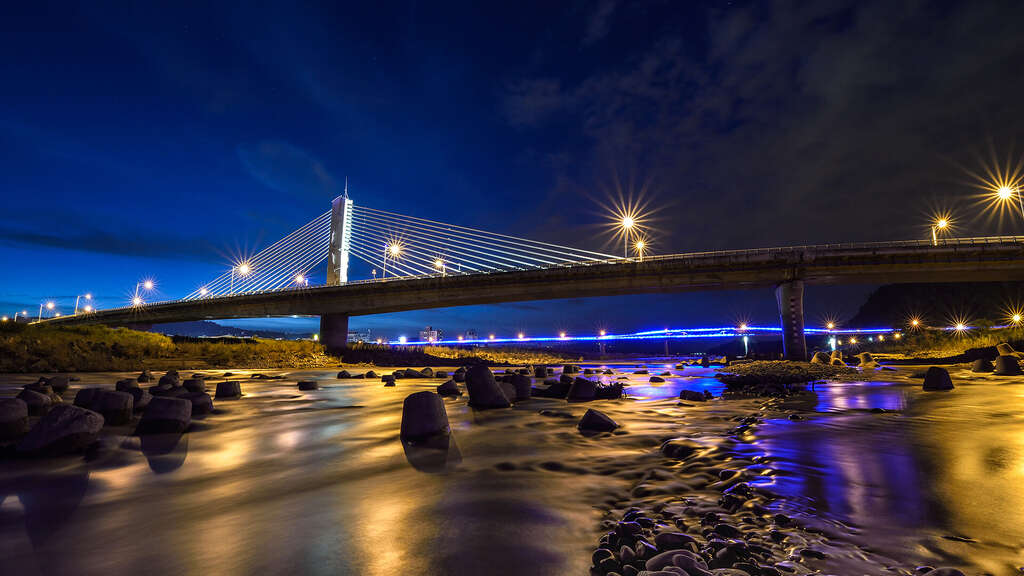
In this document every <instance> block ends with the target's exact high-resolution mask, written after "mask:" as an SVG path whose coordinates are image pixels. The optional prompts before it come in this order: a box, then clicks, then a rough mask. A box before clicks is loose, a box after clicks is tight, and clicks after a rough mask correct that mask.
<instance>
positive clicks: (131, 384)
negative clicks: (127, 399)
mask: <svg viewBox="0 0 1024 576" xmlns="http://www.w3.org/2000/svg"><path fill="white" fill-rule="evenodd" d="M138 387H139V381H138V380H136V379H135V378H125V379H123V380H118V381H117V383H116V384H114V390H117V391H118V392H127V391H129V390H131V389H132V388H138Z"/></svg>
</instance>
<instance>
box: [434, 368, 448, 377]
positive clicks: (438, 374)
mask: <svg viewBox="0 0 1024 576" xmlns="http://www.w3.org/2000/svg"><path fill="white" fill-rule="evenodd" d="M447 377H448V373H447V372H445V371H444V370H438V371H437V372H434V378H447Z"/></svg>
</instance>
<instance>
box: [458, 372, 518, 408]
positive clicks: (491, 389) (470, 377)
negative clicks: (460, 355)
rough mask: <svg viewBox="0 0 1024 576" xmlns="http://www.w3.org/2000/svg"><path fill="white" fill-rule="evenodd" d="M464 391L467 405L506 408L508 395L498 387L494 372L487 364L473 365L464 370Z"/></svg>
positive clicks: (508, 404)
mask: <svg viewBox="0 0 1024 576" xmlns="http://www.w3.org/2000/svg"><path fill="white" fill-rule="evenodd" d="M466 391H467V392H469V405H470V406H472V407H474V408H478V409H488V408H508V407H509V406H511V404H510V403H509V401H508V397H507V396H505V393H504V392H502V390H501V388H499V387H498V383H497V382H496V381H495V380H494V374H492V373H491V370H490V368H488V367H487V366H473V367H472V368H470V369H469V370H468V371H466Z"/></svg>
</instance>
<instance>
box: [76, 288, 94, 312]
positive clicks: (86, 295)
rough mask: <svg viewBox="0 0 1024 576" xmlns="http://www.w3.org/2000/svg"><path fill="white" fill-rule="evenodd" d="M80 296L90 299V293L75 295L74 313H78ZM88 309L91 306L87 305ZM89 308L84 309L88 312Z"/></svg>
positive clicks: (90, 308)
mask: <svg viewBox="0 0 1024 576" xmlns="http://www.w3.org/2000/svg"><path fill="white" fill-rule="evenodd" d="M81 298H85V299H86V300H92V294H89V293H86V294H79V295H78V296H75V314H78V301H79V300H80V299H81ZM89 310H92V306H89ZM89 310H86V312H88V311H89Z"/></svg>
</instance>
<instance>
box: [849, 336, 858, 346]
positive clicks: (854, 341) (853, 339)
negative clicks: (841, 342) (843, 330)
mask: <svg viewBox="0 0 1024 576" xmlns="http://www.w3.org/2000/svg"><path fill="white" fill-rule="evenodd" d="M856 343H857V338H855V337H853V336H851V337H850V344H856Z"/></svg>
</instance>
